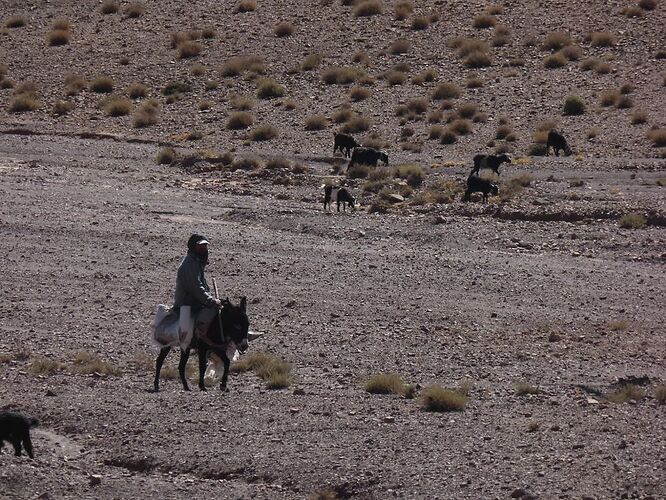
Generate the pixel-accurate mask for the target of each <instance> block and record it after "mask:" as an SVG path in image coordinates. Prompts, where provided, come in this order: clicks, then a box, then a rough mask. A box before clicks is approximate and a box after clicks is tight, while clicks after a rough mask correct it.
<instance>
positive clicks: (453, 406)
mask: <svg viewBox="0 0 666 500" xmlns="http://www.w3.org/2000/svg"><path fill="white" fill-rule="evenodd" d="M468 401H469V398H468V397H467V396H465V395H464V394H461V393H460V392H459V391H457V390H453V389H445V388H444V387H442V386H440V385H437V384H433V385H430V386H428V387H426V388H425V389H423V391H422V392H421V396H420V403H421V407H422V408H423V409H424V410H426V411H436V412H442V411H462V410H464V409H465V406H466V405H467V402H468Z"/></svg>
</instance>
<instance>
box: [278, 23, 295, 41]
mask: <svg viewBox="0 0 666 500" xmlns="http://www.w3.org/2000/svg"><path fill="white" fill-rule="evenodd" d="M273 32H274V33H275V36H277V37H279V38H283V37H285V36H291V35H293V34H294V25H293V24H291V23H290V22H288V21H282V22H280V23H278V25H277V26H275V29H274V30H273Z"/></svg>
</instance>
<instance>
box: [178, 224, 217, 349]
mask: <svg viewBox="0 0 666 500" xmlns="http://www.w3.org/2000/svg"><path fill="white" fill-rule="evenodd" d="M208 245H209V242H208V238H206V237H205V236H203V235H201V234H193V235H192V236H190V238H189V239H188V240H187V255H186V256H185V257H184V258H183V260H182V262H181V263H180V266H179V267H178V274H177V277H176V292H175V294H174V300H173V305H174V308H180V306H191V307H192V315H193V316H194V318H195V323H194V333H195V335H196V336H198V337H204V338H205V337H206V334H207V332H208V328H209V326H210V324H211V322H212V321H213V320H214V319H215V317H216V316H217V311H218V310H219V309H221V308H222V301H220V300H219V299H217V298H215V297H214V296H213V295H212V294H211V293H210V288H209V287H208V283H207V282H206V276H205V274H204V271H205V268H206V265H208Z"/></svg>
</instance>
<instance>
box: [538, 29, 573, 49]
mask: <svg viewBox="0 0 666 500" xmlns="http://www.w3.org/2000/svg"><path fill="white" fill-rule="evenodd" d="M572 43H573V40H572V39H571V35H569V33H567V32H564V31H553V32H551V33H548V35H546V38H544V40H543V43H542V44H541V48H542V50H552V51H556V50H560V49H562V48H563V47H566V46H567V45H571V44H572Z"/></svg>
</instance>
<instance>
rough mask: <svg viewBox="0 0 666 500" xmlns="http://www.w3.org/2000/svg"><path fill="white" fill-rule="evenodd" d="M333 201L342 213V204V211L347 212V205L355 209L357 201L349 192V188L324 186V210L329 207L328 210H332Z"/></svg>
mask: <svg viewBox="0 0 666 500" xmlns="http://www.w3.org/2000/svg"><path fill="white" fill-rule="evenodd" d="M331 200H332V201H335V202H336V204H337V207H338V212H339V211H340V203H342V210H343V211H344V212H346V211H347V205H349V208H354V205H355V203H356V199H355V198H354V197H353V196H352V195H351V194H350V193H349V191H347V188H334V187H333V186H329V185H326V186H324V210H326V207H327V206H328V209H329V210H330V209H331Z"/></svg>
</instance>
